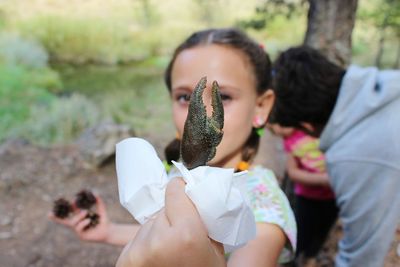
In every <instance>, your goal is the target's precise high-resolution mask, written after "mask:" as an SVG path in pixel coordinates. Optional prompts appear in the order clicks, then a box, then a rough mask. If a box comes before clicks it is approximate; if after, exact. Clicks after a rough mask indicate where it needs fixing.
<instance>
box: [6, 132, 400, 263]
mask: <svg viewBox="0 0 400 267" xmlns="http://www.w3.org/2000/svg"><path fill="white" fill-rule="evenodd" d="M148 139H149V141H150V142H152V143H153V144H154V145H155V147H156V149H157V150H158V151H161V148H162V144H163V143H164V142H161V141H163V140H156V139H152V138H151V137H149V138H148ZM268 142H269V144H271V143H272V144H273V145H272V146H271V145H269V147H267V148H266V147H263V148H262V149H261V151H262V153H261V155H260V157H259V160H260V161H266V162H267V164H269V165H270V167H271V168H272V169H274V170H275V171H276V172H277V173H281V172H282V164H281V159H280V158H274V159H271V158H268V157H267V156H266V155H268V154H269V155H270V153H271V150H276V149H278V150H279V149H280V148H279V146H276V140H272V142H271V140H269V141H268ZM0 170H1V172H0V266H1V267H11V266H18V267H20V266H38V267H39V266H74V267H76V266H97V267H101V266H114V265H115V262H116V259H117V257H118V255H119V253H120V251H121V249H122V248H121V247H115V246H111V245H106V244H98V243H87V242H82V241H80V240H79V239H78V238H76V237H75V235H73V234H72V233H71V232H70V231H69V230H68V229H65V228H64V227H62V226H60V225H57V224H55V223H53V222H51V221H49V220H48V218H47V214H48V212H49V211H50V210H51V208H52V202H53V200H55V199H56V198H58V197H60V196H65V197H69V198H72V197H73V196H74V194H75V193H76V192H77V191H79V190H80V189H82V188H89V189H91V190H93V191H94V192H96V193H98V194H99V195H101V196H102V198H103V199H104V201H105V203H106V205H107V207H108V212H109V216H110V218H111V219H112V220H113V221H117V222H133V219H132V217H131V216H130V214H129V213H128V212H127V211H125V210H124V209H123V208H122V207H121V206H120V204H119V200H118V189H117V178H116V174H115V165H114V162H112V161H111V162H110V163H109V164H107V165H105V166H104V167H102V168H98V169H93V168H89V167H88V166H87V165H86V164H85V163H84V162H83V160H82V157H81V155H80V154H79V152H78V149H77V148H76V147H74V146H63V147H53V148H40V147H36V146H33V145H30V144H28V143H26V142H24V141H18V140H16V141H10V142H7V143H6V144H3V145H1V146H0ZM340 235H341V229H340V226H339V225H338V226H337V227H335V229H334V230H333V231H332V234H331V237H330V239H329V241H328V242H327V245H326V246H325V248H324V252H323V253H322V256H321V258H320V261H319V262H320V266H331V265H332V262H333V261H332V258H333V255H334V253H335V251H336V242H337V240H338V238H339V237H340ZM399 243H400V233H399V232H398V233H397V235H396V238H395V241H394V242H393V245H392V249H391V251H390V253H389V254H388V256H387V258H386V262H385V267H395V266H400V258H399V256H397V255H396V251H395V247H397V245H398V244H399Z"/></svg>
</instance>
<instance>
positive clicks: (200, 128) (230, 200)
mask: <svg viewBox="0 0 400 267" xmlns="http://www.w3.org/2000/svg"><path fill="white" fill-rule="evenodd" d="M206 82H207V80H206V78H205V77H204V78H202V79H201V80H200V81H199V83H198V84H197V86H196V87H195V90H194V91H193V94H192V96H191V100H190V103H189V111H188V115H187V118H186V122H185V126H184V132H183V136H182V144H181V158H182V162H183V164H182V163H179V162H173V164H174V165H175V167H176V169H177V171H176V172H173V173H174V177H182V178H183V180H184V181H185V182H186V186H185V193H186V194H187V196H188V197H189V198H190V199H191V201H192V202H193V204H194V205H195V207H196V209H197V210H198V212H199V214H200V217H201V219H202V221H203V223H204V224H205V226H206V228H207V230H208V235H209V237H210V238H211V239H214V240H215V241H218V242H221V243H223V245H224V247H225V251H227V252H230V251H233V250H234V249H236V248H239V247H241V246H243V245H244V244H246V243H247V242H248V241H249V240H251V239H253V238H254V237H255V234H256V224H255V219H254V215H253V212H252V210H251V209H250V207H249V206H248V200H247V199H246V193H245V192H246V188H245V180H246V178H247V172H246V171H245V172H240V173H234V169H227V168H218V167H211V166H206V163H207V162H208V161H209V160H211V159H212V158H213V157H214V155H215V152H216V147H217V146H218V144H219V143H220V142H221V140H222V136H223V132H222V128H223V125H224V110H223V105H222V101H221V97H220V94H219V88H218V84H217V82H215V81H214V82H213V85H212V92H211V99H212V100H211V101H212V103H211V106H212V108H213V111H212V115H211V117H207V112H206V107H205V105H204V103H203V99H202V95H203V92H204V89H205V88H206ZM116 169H117V176H118V189H119V197H120V202H121V204H122V206H124V207H125V208H126V209H127V210H128V211H129V212H130V213H131V214H132V216H133V217H134V218H135V219H136V220H137V221H138V222H139V223H141V224H143V223H145V222H146V221H147V220H148V219H150V218H151V217H152V216H154V214H155V213H157V212H158V211H159V210H160V209H161V208H163V207H164V205H165V203H164V198H165V189H166V185H167V183H168V181H169V180H170V179H171V178H173V177H171V176H172V175H171V174H170V175H169V176H168V175H167V173H166V171H165V169H164V165H163V164H162V162H161V160H160V159H159V158H158V156H157V153H156V151H155V150H154V148H153V146H152V145H151V144H150V143H148V142H147V141H146V140H144V139H140V138H128V139H125V140H123V141H121V142H119V143H118V144H117V146H116ZM171 173H172V172H171Z"/></svg>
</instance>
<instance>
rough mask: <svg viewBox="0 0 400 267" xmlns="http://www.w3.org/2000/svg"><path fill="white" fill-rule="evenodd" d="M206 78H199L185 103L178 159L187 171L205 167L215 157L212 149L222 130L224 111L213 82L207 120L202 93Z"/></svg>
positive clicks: (214, 148)
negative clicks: (186, 113)
mask: <svg viewBox="0 0 400 267" xmlns="http://www.w3.org/2000/svg"><path fill="white" fill-rule="evenodd" d="M206 84H207V78H206V77H203V78H201V79H200V81H199V83H198V84H197V85H196V87H195V89H194V91H193V93H192V96H191V98H190V103H189V111H188V115H187V118H186V122H185V127H184V130H183V136H182V142H181V157H182V161H183V164H184V165H185V166H186V167H187V168H188V169H193V168H196V167H198V166H203V165H206V163H207V162H208V161H210V160H211V159H212V158H213V157H214V156H215V153H216V147H217V146H218V144H219V143H220V142H221V140H222V136H223V132H222V128H223V127H224V107H223V104H222V100H221V96H220V94H219V86H218V83H217V82H216V81H214V82H213V84H212V90H211V99H212V100H211V106H212V109H213V110H212V115H211V117H207V111H206V106H205V105H204V103H203V92H204V89H205V88H206Z"/></svg>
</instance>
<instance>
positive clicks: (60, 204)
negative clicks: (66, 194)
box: [53, 198, 72, 219]
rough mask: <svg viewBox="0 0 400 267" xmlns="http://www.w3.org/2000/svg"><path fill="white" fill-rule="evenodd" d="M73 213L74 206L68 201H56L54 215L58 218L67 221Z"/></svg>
mask: <svg viewBox="0 0 400 267" xmlns="http://www.w3.org/2000/svg"><path fill="white" fill-rule="evenodd" d="M71 212H72V205H71V203H69V201H68V200H66V199H64V198H59V199H57V200H56V201H54V206H53V213H54V215H55V216H56V217H57V218H60V219H65V218H67V217H68V216H69V214H70V213H71Z"/></svg>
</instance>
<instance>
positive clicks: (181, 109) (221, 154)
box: [171, 44, 274, 168]
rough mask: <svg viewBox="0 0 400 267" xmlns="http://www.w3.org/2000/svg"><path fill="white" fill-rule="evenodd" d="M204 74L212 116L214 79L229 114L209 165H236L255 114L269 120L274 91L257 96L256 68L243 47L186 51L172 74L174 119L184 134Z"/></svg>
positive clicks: (217, 47)
mask: <svg viewBox="0 0 400 267" xmlns="http://www.w3.org/2000/svg"><path fill="white" fill-rule="evenodd" d="M203 76H207V89H206V90H205V92H204V103H205V105H206V107H207V114H208V116H210V115H211V112H212V108H211V102H210V91H211V90H210V88H211V84H212V82H213V81H214V80H216V81H217V82H218V84H219V86H220V89H221V90H220V93H221V97H222V101H223V104H224V114H225V117H224V118H225V121H224V128H223V131H224V136H223V138H222V141H221V143H220V144H219V146H218V147H217V153H216V155H215V157H214V158H213V159H212V160H211V161H210V162H209V164H210V165H212V166H217V167H229V168H235V167H236V165H237V164H238V163H239V162H240V160H241V151H242V148H243V145H244V144H245V142H246V141H247V138H248V137H249V135H250V132H251V130H252V127H253V120H254V118H255V116H259V117H260V118H261V119H262V120H264V122H265V121H266V119H267V116H268V114H269V111H270V108H271V107H272V104H273V100H274V96H273V93H272V91H271V90H268V91H267V92H266V93H264V94H263V95H261V96H258V95H257V93H256V79H255V76H254V74H253V68H252V66H251V65H250V62H249V60H248V59H247V58H246V56H245V55H244V54H243V52H241V51H240V50H237V49H234V48H231V47H227V46H222V45H215V44H213V45H206V46H198V47H194V48H190V49H186V50H183V51H182V52H181V53H180V54H179V55H178V56H177V57H176V60H175V62H174V65H173V68H172V73H171V81H172V91H171V97H172V110H173V118H174V122H175V126H176V128H177V130H178V133H179V135H180V136H182V134H183V128H184V124H185V120H186V116H187V112H188V106H189V101H190V95H191V94H192V92H193V89H194V87H195V86H196V84H197V82H198V81H199V80H200V78H201V77H203Z"/></svg>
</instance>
